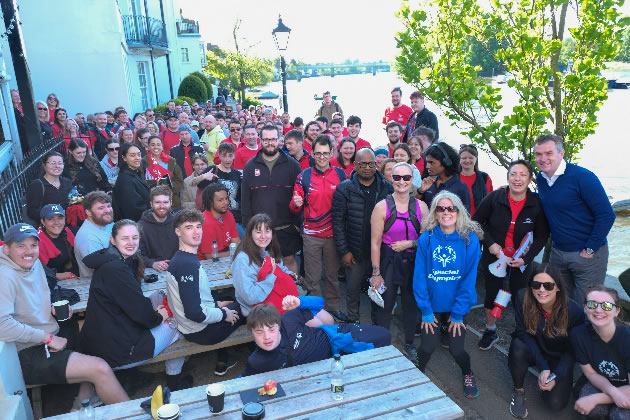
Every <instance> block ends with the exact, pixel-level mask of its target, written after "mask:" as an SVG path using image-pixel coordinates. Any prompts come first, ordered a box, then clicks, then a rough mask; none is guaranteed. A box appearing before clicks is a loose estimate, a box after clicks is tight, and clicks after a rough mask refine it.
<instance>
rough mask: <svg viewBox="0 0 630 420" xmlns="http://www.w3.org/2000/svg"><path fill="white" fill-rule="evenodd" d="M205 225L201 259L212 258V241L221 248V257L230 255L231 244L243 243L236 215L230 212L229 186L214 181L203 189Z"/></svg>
mask: <svg viewBox="0 0 630 420" xmlns="http://www.w3.org/2000/svg"><path fill="white" fill-rule="evenodd" d="M202 200H203V206H204V208H206V209H209V210H206V211H204V212H203V220H204V222H203V227H202V229H203V230H202V236H201V244H200V245H199V248H198V249H197V257H198V258H199V259H200V260H209V259H211V258H212V243H213V242H215V241H216V243H217V245H218V249H219V257H228V256H230V244H231V243H235V244H237V245H238V244H239V243H241V240H240V239H239V237H238V231H237V230H236V222H235V221H234V216H233V215H232V213H231V212H230V210H228V209H229V207H230V198H229V192H228V189H227V187H226V186H225V185H224V184H222V183H220V182H214V183H212V184H210V185H208V186H207V187H206V189H205V190H203V196H202Z"/></svg>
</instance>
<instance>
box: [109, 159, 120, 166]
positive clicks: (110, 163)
mask: <svg viewBox="0 0 630 420" xmlns="http://www.w3.org/2000/svg"><path fill="white" fill-rule="evenodd" d="M107 163H109V166H111V167H112V168H115V167H116V166H118V165H117V164H116V163H114V162H112V159H111V158H107Z"/></svg>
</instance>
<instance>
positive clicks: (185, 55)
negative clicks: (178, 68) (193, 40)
mask: <svg viewBox="0 0 630 420" xmlns="http://www.w3.org/2000/svg"><path fill="white" fill-rule="evenodd" d="M188 62H190V60H189V59H188V48H182V63H188Z"/></svg>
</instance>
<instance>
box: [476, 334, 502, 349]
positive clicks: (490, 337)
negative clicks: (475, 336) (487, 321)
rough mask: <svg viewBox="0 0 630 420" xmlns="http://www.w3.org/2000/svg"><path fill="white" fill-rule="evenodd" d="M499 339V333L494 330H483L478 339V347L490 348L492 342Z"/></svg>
mask: <svg viewBox="0 0 630 420" xmlns="http://www.w3.org/2000/svg"><path fill="white" fill-rule="evenodd" d="M497 341H499V334H497V331H496V330H485V331H484V333H483V335H482V336H481V339H480V340H479V348H480V349H481V350H490V347H492V345H493V344H494V343H496V342H497Z"/></svg>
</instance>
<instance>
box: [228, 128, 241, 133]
mask: <svg viewBox="0 0 630 420" xmlns="http://www.w3.org/2000/svg"><path fill="white" fill-rule="evenodd" d="M237 131H241V129H240V128H230V133H236V132H237Z"/></svg>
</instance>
